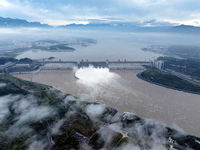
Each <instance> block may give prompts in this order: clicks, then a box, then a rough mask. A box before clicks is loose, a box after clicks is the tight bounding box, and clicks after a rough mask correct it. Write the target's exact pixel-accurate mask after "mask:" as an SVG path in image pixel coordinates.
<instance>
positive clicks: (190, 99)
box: [17, 70, 200, 137]
mask: <svg viewBox="0 0 200 150" xmlns="http://www.w3.org/2000/svg"><path fill="white" fill-rule="evenodd" d="M112 72H113V73H114V74H115V77H114V78H112V79H111V80H110V81H108V82H107V81H106V82H103V83H95V84H87V83H82V82H80V81H79V80H78V79H76V78H75V77H74V72H73V71H57V70H48V71H41V72H40V73H39V74H34V75H33V74H25V75H17V77H19V78H22V79H25V80H29V81H33V82H37V83H42V84H46V85H51V86H53V87H55V88H57V89H60V90H61V91H63V92H66V93H69V94H72V95H74V96H77V97H79V98H80V99H81V100H87V101H92V102H100V103H104V104H106V105H108V106H110V107H113V108H116V109H117V110H118V111H119V112H118V116H119V115H120V114H121V113H123V112H133V113H135V114H136V115H138V116H140V117H145V118H151V119H154V120H157V121H159V122H162V123H165V124H167V125H168V126H172V127H175V126H176V125H178V126H179V127H180V128H182V129H183V130H184V131H185V132H187V133H188V134H192V135H195V136H198V137H200V115H199V114H200V95H195V94H190V93H185V92H181V91H176V90H172V89H168V88H165V87H161V86H158V85H154V84H151V83H148V82H145V81H143V80H141V79H139V78H137V77H136V75H137V74H138V73H140V72H141V70H124V71H120V70H118V71H112Z"/></svg>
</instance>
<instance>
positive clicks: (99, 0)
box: [0, 0, 200, 26]
mask: <svg viewBox="0 0 200 150" xmlns="http://www.w3.org/2000/svg"><path fill="white" fill-rule="evenodd" d="M0 16H2V17H10V18H20V19H26V20H28V21H39V22H41V23H47V24H50V25H55V26H56V25H65V24H71V23H79V24H80V23H82V24H87V23H89V22H101V23H108V22H113V23H115V22H122V23H129V22H130V23H134V24H135V23H137V24H141V25H145V26H150V25H153V26H156V25H169V24H174V23H175V24H187V25H195V26H200V0H0Z"/></svg>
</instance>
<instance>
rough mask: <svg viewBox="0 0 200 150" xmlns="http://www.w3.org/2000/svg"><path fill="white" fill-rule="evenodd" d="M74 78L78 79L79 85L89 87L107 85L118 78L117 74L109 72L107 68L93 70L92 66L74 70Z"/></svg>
mask: <svg viewBox="0 0 200 150" xmlns="http://www.w3.org/2000/svg"><path fill="white" fill-rule="evenodd" d="M75 77H77V78H78V81H77V82H78V83H79V84H82V85H84V86H89V87H94V86H99V85H108V84H111V83H112V82H113V81H114V80H117V79H118V78H120V76H119V75H118V74H116V73H113V72H110V70H109V69H108V68H94V67H93V66H89V67H88V68H80V69H77V70H75Z"/></svg>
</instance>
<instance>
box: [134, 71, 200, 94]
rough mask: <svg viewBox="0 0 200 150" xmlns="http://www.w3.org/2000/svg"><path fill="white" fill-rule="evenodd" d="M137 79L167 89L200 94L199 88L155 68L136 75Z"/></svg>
mask: <svg viewBox="0 0 200 150" xmlns="http://www.w3.org/2000/svg"><path fill="white" fill-rule="evenodd" d="M138 77H140V78H142V79H144V80H146V81H148V82H152V83H155V84H159V85H162V86H166V87H169V88H173V89H177V90H183V91H187V92H193V93H198V94H200V86H198V85H196V84H193V83H190V82H188V81H186V80H183V79H180V78H178V77H176V76H173V75H170V74H168V73H165V72H162V71H160V70H158V69H156V68H149V69H148V70H146V71H144V72H142V73H141V74H140V75H138Z"/></svg>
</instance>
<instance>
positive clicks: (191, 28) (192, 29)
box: [167, 25, 200, 34]
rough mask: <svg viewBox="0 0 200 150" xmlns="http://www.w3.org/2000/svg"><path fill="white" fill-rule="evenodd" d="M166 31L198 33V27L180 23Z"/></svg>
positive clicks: (199, 28)
mask: <svg viewBox="0 0 200 150" xmlns="http://www.w3.org/2000/svg"><path fill="white" fill-rule="evenodd" d="M167 32H175V33H191V34H199V33H200V27H195V26H190V25H180V26H175V27H172V28H170V29H169V30H167Z"/></svg>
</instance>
